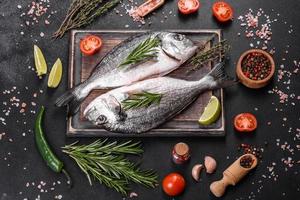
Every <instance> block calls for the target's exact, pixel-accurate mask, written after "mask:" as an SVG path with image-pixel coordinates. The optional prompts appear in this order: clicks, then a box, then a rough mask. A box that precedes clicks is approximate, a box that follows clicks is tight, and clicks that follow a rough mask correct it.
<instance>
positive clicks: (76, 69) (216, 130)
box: [67, 30, 225, 137]
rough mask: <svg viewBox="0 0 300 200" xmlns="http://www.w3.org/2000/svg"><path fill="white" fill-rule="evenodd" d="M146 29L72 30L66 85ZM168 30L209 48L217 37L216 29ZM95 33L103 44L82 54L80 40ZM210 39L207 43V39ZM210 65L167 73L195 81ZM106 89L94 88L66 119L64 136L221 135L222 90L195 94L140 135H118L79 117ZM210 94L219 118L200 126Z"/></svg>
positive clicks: (86, 76) (88, 73)
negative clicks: (217, 105)
mask: <svg viewBox="0 0 300 200" xmlns="http://www.w3.org/2000/svg"><path fill="white" fill-rule="evenodd" d="M145 31H146V30H132V31H128V30H117V31H112V30H105V31H104V30H103V31H100V30H99V31H95V30H90V31H89V30H85V31H83V30H73V31H72V32H71V37H70V50H69V76H68V79H69V88H72V87H74V85H77V84H79V83H80V82H82V81H84V80H86V79H87V78H88V77H89V76H90V74H91V72H92V70H93V69H94V67H95V66H96V65H97V64H98V63H99V62H100V61H101V59H102V58H103V57H104V56H105V55H106V54H107V53H108V52H109V51H110V50H111V49H112V48H113V47H115V46H116V45H118V44H119V43H121V42H122V41H124V40H125V39H127V38H128V37H130V36H132V35H134V34H139V33H142V32H145ZM168 31H172V32H177V33H182V34H185V35H187V36H188V37H189V38H190V39H191V40H193V41H194V42H195V43H197V44H198V45H199V46H201V45H202V46H203V45H205V48H206V49H209V48H210V46H211V45H213V44H214V43H216V42H218V41H220V40H221V31H220V30H168ZM91 34H93V35H98V36H100V37H101V38H102V39H103V46H102V48H101V50H100V52H98V53H97V54H95V55H93V56H83V55H82V54H81V52H80V49H79V42H80V40H81V39H82V38H83V37H85V36H86V35H91ZM207 41H210V42H207ZM212 65H213V64H212V63H209V64H207V65H206V66H203V67H202V68H201V69H200V70H198V71H195V72H192V73H187V71H188V69H189V68H190V66H188V65H187V64H185V65H183V66H181V67H180V68H178V69H177V70H175V71H174V72H172V73H171V74H169V75H168V76H172V77H175V78H180V79H186V80H199V79H200V78H201V77H203V76H204V75H205V74H207V73H208V72H209V71H210V70H211V66H212ZM107 91H108V90H94V91H92V92H91V94H90V95H89V96H88V97H87V98H86V99H85V101H84V102H83V104H82V105H81V109H80V112H78V113H77V114H76V115H74V116H72V117H69V118H68V123H67V135H68V136H89V137H90V136H105V137H110V136H123V137H126V136H224V135H225V132H224V130H225V127H224V109H223V108H224V107H223V101H224V99H223V98H224V97H223V90H222V89H219V90H215V91H208V92H206V93H203V94H202V95H200V96H199V97H198V99H197V100H196V101H195V102H194V103H193V104H192V105H190V106H189V107H188V108H187V109H185V110H184V111H183V112H181V113H180V114H179V115H177V116H176V117H174V118H173V119H172V120H170V121H168V122H166V123H164V124H163V125H161V126H160V127H157V128H155V129H152V130H151V131H149V132H147V133H143V134H122V133H111V132H108V131H106V130H104V129H103V128H101V127H99V126H98V127H97V126H95V125H93V124H92V123H90V122H89V121H87V120H86V119H85V118H84V117H83V111H84V108H85V107H86V106H87V105H88V104H89V103H90V102H91V101H92V100H93V99H94V98H96V97H98V96H99V95H101V94H103V93H105V92H107ZM211 95H215V96H217V97H218V98H219V100H220V102H221V106H222V113H221V117H220V118H219V120H218V121H217V122H216V123H214V124H212V125H209V126H201V125H199V124H198V119H199V117H200V115H201V113H202V112H203V110H204V108H205V106H206V105H207V103H208V101H209V99H210V97H211Z"/></svg>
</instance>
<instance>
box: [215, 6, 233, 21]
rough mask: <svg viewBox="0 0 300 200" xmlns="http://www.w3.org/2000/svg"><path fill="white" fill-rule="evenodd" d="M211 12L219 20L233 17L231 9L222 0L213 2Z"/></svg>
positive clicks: (227, 19)
mask: <svg viewBox="0 0 300 200" xmlns="http://www.w3.org/2000/svg"><path fill="white" fill-rule="evenodd" d="M212 12H213V15H214V16H215V17H216V18H217V20H218V21H220V22H227V21H229V20H231V19H232V18H233V9H232V8H231V6H230V5H229V4H228V3H226V2H224V1H218V2H215V3H214V4H213V6H212Z"/></svg>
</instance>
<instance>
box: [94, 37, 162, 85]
mask: <svg viewBox="0 0 300 200" xmlns="http://www.w3.org/2000/svg"><path fill="white" fill-rule="evenodd" d="M156 34H157V33H155V34H154V33H149V32H147V33H144V34H140V35H136V36H133V37H130V38H128V39H127V40H125V41H124V42H123V45H120V46H117V47H116V48H115V49H112V51H111V52H110V53H109V54H108V55H107V56H105V57H104V58H103V60H102V61H101V62H100V63H99V64H98V65H97V67H96V68H95V69H94V71H93V72H92V74H93V75H92V77H93V78H99V76H103V75H104V74H105V75H107V73H114V71H115V70H118V66H119V65H120V64H121V62H122V61H124V60H125V58H126V57H127V56H128V54H129V53H130V52H131V51H133V50H134V49H135V48H136V47H137V46H138V45H139V44H140V43H141V42H143V41H145V40H146V39H148V38H149V37H150V36H151V35H156ZM92 77H91V80H93V78H92Z"/></svg>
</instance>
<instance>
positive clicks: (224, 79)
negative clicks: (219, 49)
mask: <svg viewBox="0 0 300 200" xmlns="http://www.w3.org/2000/svg"><path fill="white" fill-rule="evenodd" d="M224 65H225V63H224V62H221V63H218V64H216V65H215V67H214V68H213V69H212V70H211V72H209V74H208V75H207V76H210V77H212V78H213V80H214V82H215V83H216V85H215V84H214V88H215V89H216V88H224V87H228V86H232V85H235V84H236V83H237V82H238V81H237V80H236V79H235V78H232V77H230V76H228V75H227V74H226V72H225V69H224Z"/></svg>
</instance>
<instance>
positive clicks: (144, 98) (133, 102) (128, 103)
mask: <svg viewBox="0 0 300 200" xmlns="http://www.w3.org/2000/svg"><path fill="white" fill-rule="evenodd" d="M161 98H162V94H158V93H151V92H147V91H143V92H142V93H137V94H133V95H131V96H129V98H128V99H126V100H124V101H122V105H123V107H124V109H125V110H129V109H132V108H140V107H148V106H150V105H151V104H154V103H156V104H159V103H160V100H161Z"/></svg>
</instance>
